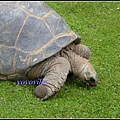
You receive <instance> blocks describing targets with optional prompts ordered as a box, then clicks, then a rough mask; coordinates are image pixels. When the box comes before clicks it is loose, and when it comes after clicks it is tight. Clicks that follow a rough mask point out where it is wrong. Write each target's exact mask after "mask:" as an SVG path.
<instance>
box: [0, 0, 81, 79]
mask: <svg viewBox="0 0 120 120" xmlns="http://www.w3.org/2000/svg"><path fill="white" fill-rule="evenodd" d="M80 38H81V37H80V36H79V35H78V34H76V33H75V32H73V31H71V30H70V28H69V26H68V25H67V24H66V23H65V22H64V20H63V19H62V17H61V16H60V15H58V14H57V13H56V12H55V11H54V10H53V9H52V8H50V7H49V6H48V5H46V4H45V3H43V2H38V1H36V2H27V1H26V2H24V1H23V2H22V1H21V2H15V1H14V2H10V1H8V2H0V79H13V80H16V79H21V77H23V76H24V75H25V73H26V71H27V70H28V69H29V68H30V67H31V66H33V65H35V64H37V63H39V62H41V61H43V60H45V59H46V58H49V57H51V56H52V55H55V54H56V53H57V52H59V51H60V50H61V49H62V48H64V47H66V46H67V45H69V44H70V43H72V42H73V41H74V42H76V44H77V43H80Z"/></svg>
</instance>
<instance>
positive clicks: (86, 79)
mask: <svg viewBox="0 0 120 120" xmlns="http://www.w3.org/2000/svg"><path fill="white" fill-rule="evenodd" d="M78 77H79V78H80V80H81V81H82V82H83V83H85V84H87V85H88V86H96V85H97V84H98V75H97V73H96V71H95V69H94V67H93V66H92V64H91V63H90V62H87V63H86V64H85V66H84V67H83V69H82V70H81V72H80V73H79V76H78Z"/></svg>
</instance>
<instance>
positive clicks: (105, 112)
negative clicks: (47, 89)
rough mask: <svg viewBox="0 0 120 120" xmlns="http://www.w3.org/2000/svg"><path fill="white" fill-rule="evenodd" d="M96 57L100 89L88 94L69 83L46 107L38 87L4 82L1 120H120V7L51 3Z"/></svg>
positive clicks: (0, 91) (0, 85)
mask: <svg viewBox="0 0 120 120" xmlns="http://www.w3.org/2000/svg"><path fill="white" fill-rule="evenodd" d="M46 3H47V4H48V5H50V6H51V7H52V8H53V9H54V10H55V11H56V12H58V13H59V14H60V15H61V16H62V17H63V18H64V20H65V22H66V23H67V24H68V25H69V26H70V28H71V29H72V30H73V31H75V32H77V33H78V34H80V35H81V36H82V42H81V43H82V44H85V45H87V46H88V47H89V48H90V49H91V52H92V55H91V59H90V62H91V63H92V64H93V66H94V67H95V69H96V71H97V73H98V78H99V83H98V86H96V87H91V88H86V87H84V86H83V85H82V84H81V83H80V81H79V80H78V79H67V82H66V83H65V85H64V86H63V87H62V88H61V90H60V91H59V92H58V93H56V94H55V95H54V96H52V97H50V98H49V99H48V100H46V101H43V102H40V101H38V100H36V99H35V96H34V95H33V94H32V91H33V90H34V88H35V86H34V85H27V86H24V85H19V86H16V84H15V83H13V82H9V81H4V82H3V81H1V82H0V88H1V89H0V118H120V2H46Z"/></svg>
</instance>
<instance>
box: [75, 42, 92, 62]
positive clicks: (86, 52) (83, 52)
mask: <svg viewBox="0 0 120 120" xmlns="http://www.w3.org/2000/svg"><path fill="white" fill-rule="evenodd" d="M73 52H75V53H76V54H77V55H80V56H81V57H83V58H86V59H88V60H89V59H90V56H91V51H90V49H89V48H88V47H87V46H86V45H83V44H77V45H75V46H74V49H73Z"/></svg>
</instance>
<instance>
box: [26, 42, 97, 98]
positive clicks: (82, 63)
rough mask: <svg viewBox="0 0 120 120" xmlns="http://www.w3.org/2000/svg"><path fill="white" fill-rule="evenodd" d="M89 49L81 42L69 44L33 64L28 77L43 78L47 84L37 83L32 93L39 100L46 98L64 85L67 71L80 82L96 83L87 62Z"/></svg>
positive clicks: (93, 84) (92, 71)
mask: <svg viewBox="0 0 120 120" xmlns="http://www.w3.org/2000/svg"><path fill="white" fill-rule="evenodd" d="M90 55H91V52H90V49H89V48H88V47H87V46H85V45H82V44H78V45H75V44H74V43H72V44H70V45H69V46H67V47H66V48H64V49H63V50H61V51H60V52H59V53H57V54H56V55H54V56H52V57H50V58H48V59H46V60H44V61H43V62H41V63H39V64H37V65H35V66H34V67H33V68H31V70H30V71H28V74H27V77H28V79H37V78H43V80H44V81H46V82H47V84H40V85H38V86H37V87H36V88H35V90H34V92H33V93H34V94H35V95H36V96H37V98H39V99H40V100H46V99H48V98H49V97H50V96H52V95H53V94H55V93H56V92H58V91H59V90H60V88H61V87H62V86H63V85H64V83H65V81H66V79H67V76H68V74H69V73H73V74H74V76H76V77H78V78H79V79H80V80H81V82H83V83H84V84H87V85H89V86H96V85H97V84H98V76H97V73H96V71H95V69H94V67H93V66H92V65H91V63H90V62H89V59H90Z"/></svg>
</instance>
